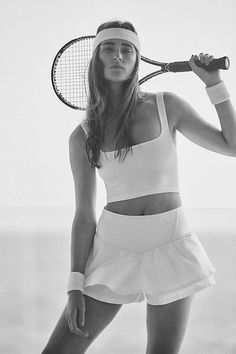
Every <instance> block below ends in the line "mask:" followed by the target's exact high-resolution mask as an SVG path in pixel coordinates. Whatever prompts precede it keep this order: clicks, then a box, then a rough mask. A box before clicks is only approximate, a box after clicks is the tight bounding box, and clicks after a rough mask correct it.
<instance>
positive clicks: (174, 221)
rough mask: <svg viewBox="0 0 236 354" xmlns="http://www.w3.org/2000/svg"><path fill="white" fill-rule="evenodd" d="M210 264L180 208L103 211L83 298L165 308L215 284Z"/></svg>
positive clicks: (89, 261)
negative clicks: (148, 211)
mask: <svg viewBox="0 0 236 354" xmlns="http://www.w3.org/2000/svg"><path fill="white" fill-rule="evenodd" d="M215 271H216V269H215V268H214V266H213V265H212V264H211V262H210V260H209V258H208V256H207V254H206V252H205V250H204V249H203V246H202V245H201V243H200V242H199V240H198V238H197V236H196V234H195V232H194V231H193V230H192V229H191V227H190V223H189V220H188V216H187V214H186V212H185V210H184V209H183V206H180V207H178V208H176V209H172V210H169V211H166V212H164V213H159V214H152V215H138V216H136V215H135V216H130V215H123V214H117V213H113V212H111V211H108V210H106V209H103V211H102V214H101V216H100V218H99V220H98V224H97V230H96V234H95V236H94V241H93V244H92V247H91V250H90V254H89V258H88V261H87V265H86V269H85V286H84V294H85V295H88V296H90V297H93V298H95V299H97V300H100V301H104V302H108V303H114V304H127V303H132V302H141V301H143V300H144V299H145V297H146V300H147V303H149V304H151V305H162V304H167V303H170V302H173V301H176V300H179V299H182V298H184V297H186V296H190V295H193V294H194V293H196V292H198V291H200V290H202V289H204V288H207V287H209V286H210V285H213V284H215V279H214V276H213V273H214V272H215Z"/></svg>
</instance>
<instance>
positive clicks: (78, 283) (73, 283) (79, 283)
mask: <svg viewBox="0 0 236 354" xmlns="http://www.w3.org/2000/svg"><path fill="white" fill-rule="evenodd" d="M83 289H84V274H82V273H79V272H71V273H70V274H69V277H68V283H67V294H68V293H69V291H72V290H80V291H82V292H83Z"/></svg>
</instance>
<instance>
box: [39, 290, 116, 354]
mask: <svg viewBox="0 0 236 354" xmlns="http://www.w3.org/2000/svg"><path fill="white" fill-rule="evenodd" d="M84 298H85V306H86V310H85V325H84V327H83V329H84V330H86V331H88V333H89V337H88V338H85V337H83V336H78V335H76V334H73V333H71V332H70V329H69V326H68V322H67V319H66V307H65V309H64V310H63V312H62V314H61V317H60V318H59V321H58V323H57V325H56V327H55V329H54V331H53V333H52V335H51V337H50V338H49V341H48V343H47V346H46V348H45V349H44V351H43V352H42V354H75V353H76V354H80V353H85V351H86V349H87V348H88V347H89V346H90V344H91V343H92V342H93V341H94V339H95V338H96V337H97V336H98V335H99V334H100V333H101V332H102V331H103V329H104V328H105V327H106V326H107V325H108V324H109V323H110V322H111V321H112V320H113V318H114V317H115V315H116V314H117V313H118V311H119V310H120V308H121V306H122V305H121V304H110V303H107V302H102V301H99V300H96V299H94V298H92V297H90V296H87V295H84Z"/></svg>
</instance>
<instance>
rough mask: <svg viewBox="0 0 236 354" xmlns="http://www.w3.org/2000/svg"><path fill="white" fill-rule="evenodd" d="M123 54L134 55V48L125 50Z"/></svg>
mask: <svg viewBox="0 0 236 354" xmlns="http://www.w3.org/2000/svg"><path fill="white" fill-rule="evenodd" d="M122 52H123V53H125V54H133V52H134V51H133V49H132V48H123V49H122Z"/></svg>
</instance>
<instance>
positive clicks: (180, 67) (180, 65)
mask: <svg viewBox="0 0 236 354" xmlns="http://www.w3.org/2000/svg"><path fill="white" fill-rule="evenodd" d="M194 62H195V63H196V65H197V66H199V67H200V68H203V69H205V70H206V71H213V70H218V69H223V70H228V69H229V67H230V61H229V58H228V57H226V56H225V57H221V58H217V59H213V60H212V61H211V62H210V64H209V65H205V64H202V63H201V62H200V60H199V59H196V60H194ZM167 70H169V71H172V72H174V73H177V72H184V71H192V69H191V67H190V65H189V62H188V61H176V62H173V63H169V64H168V65H167Z"/></svg>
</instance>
